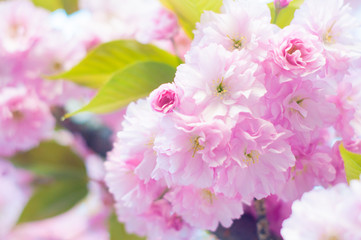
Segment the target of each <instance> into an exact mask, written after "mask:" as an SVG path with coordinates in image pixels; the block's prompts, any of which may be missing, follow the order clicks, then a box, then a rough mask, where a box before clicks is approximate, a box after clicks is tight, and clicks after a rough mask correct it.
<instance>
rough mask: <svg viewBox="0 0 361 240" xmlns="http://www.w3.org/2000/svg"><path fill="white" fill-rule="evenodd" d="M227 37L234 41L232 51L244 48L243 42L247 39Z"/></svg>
mask: <svg viewBox="0 0 361 240" xmlns="http://www.w3.org/2000/svg"><path fill="white" fill-rule="evenodd" d="M227 37H228V38H229V39H231V40H232V42H233V44H232V50H234V49H241V48H242V47H243V40H244V39H245V37H230V36H228V35H227Z"/></svg>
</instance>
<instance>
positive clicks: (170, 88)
mask: <svg viewBox="0 0 361 240" xmlns="http://www.w3.org/2000/svg"><path fill="white" fill-rule="evenodd" d="M150 102H151V106H152V108H153V109H154V110H155V111H157V112H162V113H169V112H172V111H173V109H174V108H176V107H177V106H178V105H179V97H178V93H177V89H176V86H175V85H174V84H172V83H166V84H162V85H160V86H159V87H158V88H157V89H155V90H154V91H153V92H152V93H151V94H150Z"/></svg>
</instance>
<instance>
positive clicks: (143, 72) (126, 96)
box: [65, 61, 176, 118]
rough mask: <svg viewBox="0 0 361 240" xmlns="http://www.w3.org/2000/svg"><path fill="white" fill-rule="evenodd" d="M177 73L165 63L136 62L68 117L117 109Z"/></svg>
mask: <svg viewBox="0 0 361 240" xmlns="http://www.w3.org/2000/svg"><path fill="white" fill-rule="evenodd" d="M175 72H176V69H175V68H174V67H172V66H170V65H168V64H164V63H158V62H149V61H146V62H137V63H134V64H132V65H130V66H128V67H126V68H124V69H123V70H121V71H119V72H117V73H116V74H114V75H113V76H112V78H111V79H110V80H109V81H108V82H107V83H106V84H105V85H104V86H103V87H102V88H101V89H100V90H99V92H98V93H97V95H96V96H95V97H94V98H93V99H92V100H91V101H90V103H89V104H88V105H86V106H84V107H83V108H81V109H80V110H78V111H76V112H74V113H71V114H68V115H66V116H65V117H66V118H67V117H71V116H73V115H75V114H77V113H80V112H84V111H88V112H94V113H107V112H111V111H114V110H117V109H119V108H121V107H123V106H126V105H128V104H129V103H130V102H132V101H135V100H137V99H139V98H142V97H146V96H148V95H149V93H150V92H151V91H152V90H154V89H155V88H157V87H158V86H159V85H160V84H162V83H167V82H171V81H173V78H174V75H175Z"/></svg>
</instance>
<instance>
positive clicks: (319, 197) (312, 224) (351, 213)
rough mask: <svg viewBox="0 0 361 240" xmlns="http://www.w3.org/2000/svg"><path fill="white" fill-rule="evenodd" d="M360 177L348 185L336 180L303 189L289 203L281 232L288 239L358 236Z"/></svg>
mask: <svg viewBox="0 0 361 240" xmlns="http://www.w3.org/2000/svg"><path fill="white" fill-rule="evenodd" d="M360 196H361V184H360V180H354V181H352V182H351V186H350V187H348V186H347V185H346V184H339V185H336V186H335V187H332V188H329V189H315V190H313V191H311V192H308V193H305V194H304V195H303V196H302V198H301V200H299V201H295V202H294V203H293V205H292V214H291V216H290V218H288V219H287V220H285V222H284V223H283V228H282V230H281V234H282V236H283V238H284V239H285V240H288V239H292V240H298V239H310V240H318V239H360V238H361V232H360V230H359V229H360V224H361V220H360V214H361V212H360V211H361V208H360V206H361V202H360V199H361V198H360Z"/></svg>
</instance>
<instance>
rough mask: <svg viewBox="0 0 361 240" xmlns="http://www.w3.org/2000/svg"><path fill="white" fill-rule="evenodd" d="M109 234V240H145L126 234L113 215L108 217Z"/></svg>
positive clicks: (122, 225)
mask: <svg viewBox="0 0 361 240" xmlns="http://www.w3.org/2000/svg"><path fill="white" fill-rule="evenodd" d="M108 224H109V234H110V240H145V238H141V237H138V236H137V235H134V234H128V233H127V232H126V230H125V227H124V224H121V223H120V222H118V219H117V216H116V215H115V213H113V214H112V215H110V217H109V221H108Z"/></svg>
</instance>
